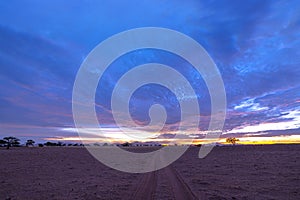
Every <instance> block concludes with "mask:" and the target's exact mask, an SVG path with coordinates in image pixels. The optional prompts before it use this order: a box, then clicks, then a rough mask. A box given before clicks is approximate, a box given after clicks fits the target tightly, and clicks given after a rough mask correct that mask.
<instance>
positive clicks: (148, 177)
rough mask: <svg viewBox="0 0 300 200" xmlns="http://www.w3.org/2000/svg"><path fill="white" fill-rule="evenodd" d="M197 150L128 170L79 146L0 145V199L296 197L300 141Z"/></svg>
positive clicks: (299, 186)
mask: <svg viewBox="0 0 300 200" xmlns="http://www.w3.org/2000/svg"><path fill="white" fill-rule="evenodd" d="M128 148H131V147H128ZM140 148H151V147H140ZM198 151H199V148H198V147H191V148H190V149H189V150H188V151H187V152H186V153H185V154H184V155H183V156H182V157H181V158H180V159H178V160H177V161H176V162H174V163H173V164H171V165H170V166H168V167H166V168H164V169H161V170H159V171H156V172H151V173H145V174H130V173H124V172H120V171H116V170H114V169H110V168H109V167H107V166H105V165H103V164H101V163H100V162H99V161H97V160H96V159H95V158H93V157H92V156H91V155H90V154H89V153H88V151H87V150H86V149H85V148H84V147H42V148H39V147H33V148H25V147H19V148H11V149H9V150H6V149H5V148H0V163H1V164H0V172H1V173H0V199H1V200H2V199H11V200H13V199H22V200H26V199H90V200H94V199H163V200H164V199H180V200H181V199H183V200H184V199H216V200H217V199H295V200H297V199H300V145H263V146H262V145H257V146H223V147H215V148H214V149H213V151H212V152H211V153H210V154H209V155H208V156H207V157H205V158H204V159H199V158H198V157H197V155H198Z"/></svg>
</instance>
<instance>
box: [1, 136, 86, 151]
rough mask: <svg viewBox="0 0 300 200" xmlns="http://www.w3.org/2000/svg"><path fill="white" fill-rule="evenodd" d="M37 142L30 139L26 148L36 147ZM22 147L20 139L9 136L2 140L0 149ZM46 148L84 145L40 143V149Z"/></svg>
mask: <svg viewBox="0 0 300 200" xmlns="http://www.w3.org/2000/svg"><path fill="white" fill-rule="evenodd" d="M34 144H35V141H34V140H32V139H29V140H27V141H26V143H25V146H26V147H30V146H34ZM20 146H22V145H21V143H20V139H19V138H16V137H13V136H9V137H4V138H3V139H0V147H6V149H9V148H10V147H20ZM44 146H48V147H53V146H58V147H60V146H69V147H70V146H83V144H78V143H75V144H65V143H62V142H45V143H39V144H38V147H44Z"/></svg>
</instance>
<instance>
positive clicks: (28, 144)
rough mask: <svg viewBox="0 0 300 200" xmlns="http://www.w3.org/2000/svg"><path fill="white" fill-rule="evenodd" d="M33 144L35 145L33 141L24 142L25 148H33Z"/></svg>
mask: <svg viewBox="0 0 300 200" xmlns="http://www.w3.org/2000/svg"><path fill="white" fill-rule="evenodd" d="M34 143H35V141H33V140H27V141H26V147H28V146H33V144H34Z"/></svg>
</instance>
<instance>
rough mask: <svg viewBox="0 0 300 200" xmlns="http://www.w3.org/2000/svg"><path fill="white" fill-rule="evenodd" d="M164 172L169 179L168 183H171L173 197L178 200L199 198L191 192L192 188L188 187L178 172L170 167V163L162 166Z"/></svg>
mask: <svg viewBox="0 0 300 200" xmlns="http://www.w3.org/2000/svg"><path fill="white" fill-rule="evenodd" d="M164 173H165V175H166V176H167V178H168V180H169V184H170V185H171V188H172V191H173V195H174V198H175V199H178V200H182V199H184V200H195V199H199V198H197V196H196V195H195V194H194V193H193V192H192V190H191V189H190V187H189V186H188V184H187V183H186V182H185V181H184V180H183V178H182V177H181V176H180V174H179V173H178V172H177V171H176V170H175V169H174V168H173V167H172V165H169V166H168V167H166V168H164Z"/></svg>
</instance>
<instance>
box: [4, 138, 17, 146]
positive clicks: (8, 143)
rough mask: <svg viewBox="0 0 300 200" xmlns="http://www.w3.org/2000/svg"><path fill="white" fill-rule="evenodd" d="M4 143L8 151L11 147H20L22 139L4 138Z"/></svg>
mask: <svg viewBox="0 0 300 200" xmlns="http://www.w3.org/2000/svg"><path fill="white" fill-rule="evenodd" d="M3 141H4V142H5V144H6V148H7V149H9V147H11V146H18V145H19V144H20V142H19V141H20V139H18V138H16V137H4V138H3Z"/></svg>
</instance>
